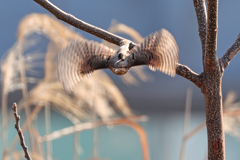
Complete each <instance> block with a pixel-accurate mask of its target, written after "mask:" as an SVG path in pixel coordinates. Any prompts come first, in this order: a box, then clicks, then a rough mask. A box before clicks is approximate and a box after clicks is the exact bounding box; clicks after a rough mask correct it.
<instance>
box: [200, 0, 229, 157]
mask: <svg viewBox="0 0 240 160" xmlns="http://www.w3.org/2000/svg"><path fill="white" fill-rule="evenodd" d="M207 3H208V10H207V12H208V20H207V40H206V55H205V56H206V57H205V61H204V62H203V67H204V74H203V77H204V80H203V81H204V84H203V87H202V92H203V94H204V99H205V107H206V125H207V135H208V159H209V160H216V159H217V160H224V159H225V137H224V130H223V111H222V76H223V71H222V70H221V68H220V66H219V60H218V57H217V55H216V50H217V30H218V28H217V27H218V25H217V23H218V0H208V1H207Z"/></svg>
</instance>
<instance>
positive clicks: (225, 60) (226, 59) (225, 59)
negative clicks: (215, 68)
mask: <svg viewBox="0 0 240 160" xmlns="http://www.w3.org/2000/svg"><path fill="white" fill-rule="evenodd" d="M239 50H240V34H238V37H237V39H236V41H235V42H234V43H233V45H232V46H231V47H230V48H229V49H228V50H227V52H226V53H225V54H224V55H223V56H222V58H221V59H220V63H221V66H222V67H223V69H225V68H227V66H228V65H229V63H230V61H231V60H232V59H233V58H234V57H235V56H236V54H237V53H238V52H239Z"/></svg>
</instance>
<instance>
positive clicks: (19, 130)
mask: <svg viewBox="0 0 240 160" xmlns="http://www.w3.org/2000/svg"><path fill="white" fill-rule="evenodd" d="M12 110H13V111H14V116H15V119H16V123H15V128H16V130H17V132H18V136H19V139H20V144H21V146H22V148H23V151H24V153H25V158H26V159H27V160H31V159H32V158H31V156H30V155H29V153H28V150H27V149H28V147H27V146H26V144H25V141H24V136H23V133H22V130H21V128H20V116H19V115H18V113H17V104H16V103H13V106H12Z"/></svg>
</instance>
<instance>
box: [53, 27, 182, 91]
mask: <svg viewBox="0 0 240 160" xmlns="http://www.w3.org/2000/svg"><path fill="white" fill-rule="evenodd" d="M129 44H130V43H129V41H127V40H124V41H122V44H121V46H120V48H119V50H117V51H114V50H112V49H110V48H108V47H106V46H104V45H102V44H99V43H97V42H93V41H83V40H74V41H71V42H70V43H69V45H68V46H67V47H66V48H65V49H63V50H62V51H61V52H60V53H59V57H58V72H59V77H60V80H61V81H62V82H63V85H64V87H65V88H66V90H67V91H71V90H72V89H73V87H74V85H76V84H77V83H78V82H79V81H80V79H81V78H82V77H83V76H84V75H87V74H90V73H91V72H93V71H94V70H97V69H104V68H109V69H110V70H111V71H112V72H113V73H114V74H117V75H123V74H126V73H127V72H128V70H129V69H130V68H131V67H133V66H138V65H148V66H149V68H150V69H151V70H156V69H157V70H160V71H162V72H163V73H165V74H168V75H171V76H174V75H175V69H176V63H177V62H178V47H177V44H176V42H175V39H174V37H173V36H172V35H171V34H170V33H169V32H168V31H167V30H164V29H163V30H162V31H160V32H155V33H153V34H151V35H149V36H148V37H146V38H145V39H144V40H143V42H142V43H140V44H139V45H136V46H135V47H133V48H132V49H131V50H129Z"/></svg>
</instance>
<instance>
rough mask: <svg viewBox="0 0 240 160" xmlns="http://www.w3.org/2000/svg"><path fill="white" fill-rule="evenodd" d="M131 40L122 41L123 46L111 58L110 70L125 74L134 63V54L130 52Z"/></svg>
mask: <svg viewBox="0 0 240 160" xmlns="http://www.w3.org/2000/svg"><path fill="white" fill-rule="evenodd" d="M129 44H130V43H129V41H127V40H124V41H122V42H121V46H120V48H119V50H118V51H117V53H116V54H115V55H114V56H113V57H112V58H111V62H110V64H111V66H110V67H109V68H110V70H111V71H112V72H113V73H114V74H117V75H123V74H126V73H127V72H128V70H129V69H130V68H131V67H132V65H133V60H134V59H133V58H134V57H133V56H132V55H130V54H129Z"/></svg>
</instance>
